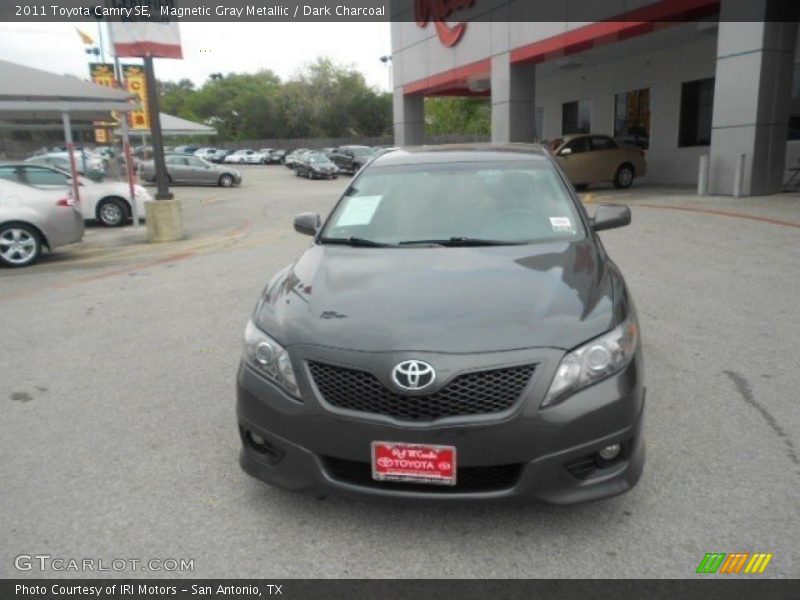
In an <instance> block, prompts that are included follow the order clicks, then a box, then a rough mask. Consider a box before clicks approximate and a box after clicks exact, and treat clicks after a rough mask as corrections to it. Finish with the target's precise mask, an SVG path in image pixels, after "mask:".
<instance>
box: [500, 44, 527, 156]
mask: <svg viewBox="0 0 800 600" xmlns="http://www.w3.org/2000/svg"><path fill="white" fill-rule="evenodd" d="M509 59H510V54H509V53H508V52H503V53H502V54H497V55H495V56H493V57H492V142H495V143H501V144H502V143H507V142H533V141H534V140H535V139H536V102H535V90H536V65H534V64H527V65H512V64H511V63H510V62H509Z"/></svg>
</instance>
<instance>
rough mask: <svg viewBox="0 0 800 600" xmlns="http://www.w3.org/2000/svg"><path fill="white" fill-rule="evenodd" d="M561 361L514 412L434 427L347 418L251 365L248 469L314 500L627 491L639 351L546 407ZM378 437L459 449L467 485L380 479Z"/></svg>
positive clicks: (576, 498)
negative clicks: (374, 458)
mask: <svg viewBox="0 0 800 600" xmlns="http://www.w3.org/2000/svg"><path fill="white" fill-rule="evenodd" d="M551 352H552V351H551ZM293 360H294V359H293ZM557 363H558V360H555V361H553V360H551V361H550V367H549V368H548V369H543V371H544V372H543V373H540V374H539V375H538V376H537V375H536V374H535V375H534V377H533V384H532V385H529V387H528V388H527V389H528V391H527V392H526V393H524V394H523V397H522V399H521V400H520V401H519V402H518V403H517V405H516V406H515V407H514V408H513V409H511V411H510V412H509V413H503V414H499V413H498V414H497V415H485V416H484V415H481V416H472V417H466V418H452V419H444V420H442V421H439V422H433V423H430V424H418V423H411V424H409V423H402V422H398V421H395V420H393V419H390V418H387V417H377V418H373V416H371V415H364V414H363V413H362V414H361V415H358V414H344V413H346V412H347V411H344V412H342V411H340V410H338V409H331V407H329V406H327V405H326V403H325V402H324V401H320V400H318V399H317V398H316V395H315V394H313V393H311V394H309V393H306V392H305V391H304V393H303V400H302V401H298V400H297V399H294V398H292V397H291V396H289V395H287V394H286V393H285V392H283V391H282V390H281V389H279V388H278V387H277V386H275V385H274V384H272V383H270V382H269V381H267V380H265V379H263V378H262V377H261V376H260V375H259V374H257V373H256V372H255V371H253V370H252V369H251V368H250V367H249V366H247V365H244V364H243V365H241V366H240V369H239V374H238V382H237V390H238V393H237V414H238V422H239V431H240V435H241V439H242V449H241V452H240V465H241V467H242V468H243V469H244V470H245V471H246V472H247V473H248V474H250V475H252V476H253V477H255V478H257V479H260V480H262V481H265V482H267V483H269V484H272V485H275V486H278V487H281V488H286V489H291V490H298V491H308V492H313V493H317V494H326V493H344V494H358V495H371V496H378V497H398V498H404V499H430V500H437V501H441V500H467V501H468V500H487V499H496V500H500V499H506V500H520V501H533V500H541V501H545V502H549V503H554V504H571V503H576V502H584V501H589V500H596V499H600V498H605V497H609V496H614V495H617V494H621V493H623V492H626V491H628V490H630V489H631V488H633V487H634V486H635V485H636V483H637V481H638V480H639V477H640V475H641V473H642V469H643V466H644V440H643V435H642V424H643V415H644V399H645V390H644V387H643V384H642V375H641V366H640V365H641V353H639V354H637V357H636V358H635V359H634V361H633V362H632V363H631V364H630V365H629V366H628V367H627V368H626V369H625V370H623V371H622V372H620V373H618V374H617V375H615V376H612V377H610V378H609V379H606V380H604V381H602V382H599V383H597V384H595V385H593V386H591V387H589V388H586V389H584V390H582V391H580V392H578V393H576V394H574V395H572V396H570V397H569V398H567V399H566V400H564V401H563V402H561V403H559V404H557V405H555V406H552V407H548V408H546V409H541V408H539V404H540V402H541V398H542V396H543V393H544V392H543V391H542V390H544V391H545V392H546V388H547V387H549V382H550V380H551V379H552V373H553V372H554V369H555V368H556V367H557ZM537 368H538V367H537ZM305 377H306V375H305V374H304V375H301V376H300V378H301V381H302V380H303V379H305ZM537 378H538V379H540V380H543V381H536V380H537ZM304 387H305V386H304V384H303V383H302V382H301V390H302V389H303V388H304ZM248 432H252V433H254V434H257V435H258V436H260V437H262V438H264V439H265V440H266V441H267V442H268V443H269V444H270V446H271V449H272V450H271V451H270V452H264V449H263V447H262V448H258V447H256V446H255V445H254V444H252V443H251V442H250V439H249V433H248ZM373 441H394V442H406V443H416V444H430V445H451V446H455V447H456V451H457V455H458V465H457V466H458V480H459V482H460V481H462V480H464V481H465V482H466V483H465V484H464V485H463V486H462V485H460V484H457V485H456V486H431V485H419V484H414V483H402V484H395V483H391V484H388V483H386V482H376V481H373V480H372V478H371V463H370V461H371V456H370V452H371V450H370V448H371V442H373ZM614 443H620V444H621V445H622V452H621V453H620V456H619V457H618V458H617V459H615V460H614V461H611V462H610V463H606V464H602V463H603V461H601V460H598V459H597V457H596V453H597V452H598V450H600V449H601V448H604V447H605V446H608V445H610V444H614ZM462 470H463V471H462ZM462 472H463V473H464V474H465V475H466V474H471V475H470V477H473V483H475V482H476V481H477V480H475V479H474V477H475V476H476V474H477V473H480V474H481V477H482V479H481V481H480V482H479V483H477V484H475V485H469V483H468V482H467V480H468V479H469V477H462Z"/></svg>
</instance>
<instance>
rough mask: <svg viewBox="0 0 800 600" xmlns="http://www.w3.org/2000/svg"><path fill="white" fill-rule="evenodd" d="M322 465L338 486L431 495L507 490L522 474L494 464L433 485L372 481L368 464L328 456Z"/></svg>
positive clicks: (515, 466)
mask: <svg viewBox="0 0 800 600" xmlns="http://www.w3.org/2000/svg"><path fill="white" fill-rule="evenodd" d="M322 462H323V465H324V468H325V471H326V472H327V473H328V475H330V476H331V477H332V478H333V479H335V480H337V481H341V482H342V483H349V484H351V485H359V486H362V487H371V488H375V489H382V490H395V491H404V492H434V493H439V494H448V493H449V494H454V493H455V494H458V493H467V492H494V491H499V490H507V489H509V488H512V487H514V486H515V485H516V483H517V481H518V480H519V476H520V474H521V473H522V465H521V464H513V465H495V466H489V467H460V468H458V469H457V471H456V484H455V485H436V484H430V483H404V482H399V481H376V480H375V479H373V478H372V465H370V463H368V462H361V461H356V460H345V459H342V458H332V457H329V456H325V457H323V458H322Z"/></svg>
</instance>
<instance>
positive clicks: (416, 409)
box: [308, 362, 535, 421]
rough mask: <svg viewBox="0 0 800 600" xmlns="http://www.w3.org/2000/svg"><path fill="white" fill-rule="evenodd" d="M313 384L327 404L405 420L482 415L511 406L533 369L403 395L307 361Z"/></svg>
mask: <svg viewBox="0 0 800 600" xmlns="http://www.w3.org/2000/svg"><path fill="white" fill-rule="evenodd" d="M308 366H309V369H310V371H311V376H312V377H313V379H314V383H315V384H316V386H317V389H318V390H319V392H320V394H322V397H323V399H324V400H325V401H326V402H328V403H329V404H331V405H333V406H335V407H337V408H344V409H348V410H355V411H359V412H363V413H370V414H375V415H384V416H388V417H395V418H397V419H402V420H406V421H433V420H435V419H440V418H443V417H456V416H465V415H482V414H491V413H497V412H502V411H504V410H507V409H509V408H511V407H512V406H513V405H514V404H515V403H516V402H517V400H518V399H519V397H520V395H521V394H522V391H523V390H524V389H525V386H526V385H527V384H528V381H530V378H531V375H533V371H534V369H535V365H523V366H517V367H508V368H503V369H491V370H487V371H476V372H472V373H465V374H463V375H459V376H458V377H456V378H455V379H453V380H452V381H451V382H450V383H448V384H447V385H446V386H444V387H443V388H442V389H441V390H439V391H437V392H435V393H433V394H428V395H421V396H412V395H402V394H398V393H396V392H393V391H392V390H390V389H388V388H387V387H386V386H385V385H384V384H383V383H382V382H381V381H380V380H379V379H378V378H377V377H376V376H375V375H373V374H372V373H369V372H368V371H361V370H358V369H348V368H345V367H339V366H334V365H329V364H326V363H320V362H309V363H308Z"/></svg>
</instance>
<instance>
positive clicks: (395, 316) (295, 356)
mask: <svg viewBox="0 0 800 600" xmlns="http://www.w3.org/2000/svg"><path fill="white" fill-rule="evenodd" d="M628 223H630V211H629V210H628V208H627V207H624V206H614V205H601V206H598V207H597V210H596V213H595V215H594V217H593V218H590V217H589V216H588V215H587V213H586V211H585V210H584V208H583V206H582V204H581V203H580V201H579V200H578V198H577V196H576V195H575V192H574V190H573V188H572V187H571V185H570V184H569V182H568V181H567V179H566V177H565V176H564V173H563V172H562V171H561V170H560V168H559V166H558V165H557V163H556V161H555V160H554V158H553V157H552V155H551V154H549V152H548V151H547V150H545V149H543V148H541V147H539V146H533V145H510V146H498V145H479V146H469V147H461V146H442V147H424V148H419V149H407V150H395V151H393V152H389V153H386V154H383V155H380V156H378V157H377V158H375V159H373V160H372V161H371V162H369V163H368V164H367V165H366V166H365V167H364V168H363V169H362V170H361V171H360V172H359V173H358V175H357V176H356V177H355V178H354V179H353V181H352V182H351V184H350V186H349V187H348V188H347V190H346V191H345V193H344V195H343V196H342V197H341V199H340V200H339V202H338V203H337V204H336V207H335V208H334V209H333V211H332V212H331V213H330V215H329V216H328V217H327V219H326V220H325V221H324V223H323V222H322V220H321V219H320V217H319V216H318V215H315V214H303V215H300V216H298V217H297V218H296V219H295V222H294V227H295V229H296V230H297V231H298V232H299V233H302V234H306V235H309V236H312V237H313V242H312V244H311V246H310V247H309V248H308V249H307V250H306V251H305V252H304V253H303V254H302V256H300V258H299V259H298V260H297V261H296V262H294V263H293V264H291V265H289V266H288V267H286V268H285V269H283V270H282V271H280V272H279V273H278V274H277V275H275V276H274V277H273V278H272V280H271V281H270V282H269V283H268V284H267V286H266V288H265V289H264V291H263V294H262V296H261V298H260V300H259V301H258V304H257V306H256V309H255V311H254V313H253V315H252V317H251V319H250V321H249V322H248V323H247V327H246V330H245V345H244V356H243V359H242V362H241V366H240V368H239V373H238V381H237V388H238V389H237V391H238V394H237V396H238V402H237V414H238V422H239V431H240V435H241V440H242V450H241V455H240V462H241V465H242V467H243V468H244V470H245V471H246V472H247V473H249V474H250V475H252V476H254V477H257V478H258V479H261V480H263V481H265V482H267V483H270V484H272V485H275V486H279V487H282V488H288V489H293V490H309V491H314V492H315V493H322V494H325V493H327V492H345V493H354V494H363V495H373V496H392V497H400V498H409V499H410V498H423V499H435V500H481V499H502V498H509V499H510V498H516V499H523V500H535V499H538V500H544V501H547V502H553V503H573V502H581V501H586V500H594V499H598V498H604V497H607V496H612V495H615V494H620V493H622V492H625V491H627V490H629V489H631V488H632V487H633V486H634V485H635V484H636V482H637V481H638V479H639V476H640V474H641V472H642V468H643V464H644V441H643V439H642V419H643V416H642V415H643V409H644V397H645V388H644V381H643V376H644V371H643V362H642V351H641V338H640V332H639V326H638V323H637V319H636V311H635V309H634V306H633V301H632V299H631V296H630V294H629V293H628V290H627V288H626V286H625V281H624V279H623V277H622V274H621V273H620V271H619V269H618V268H617V266H616V265H615V264H614V263H613V262H612V260H611V258H610V257H609V256H608V255H607V254H606V251H605V249H604V248H603V245H602V243H601V241H600V239H599V237H598V235H597V232H598V231H600V230H604V229H610V228H614V227H620V226H623V225H627V224H628Z"/></svg>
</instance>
